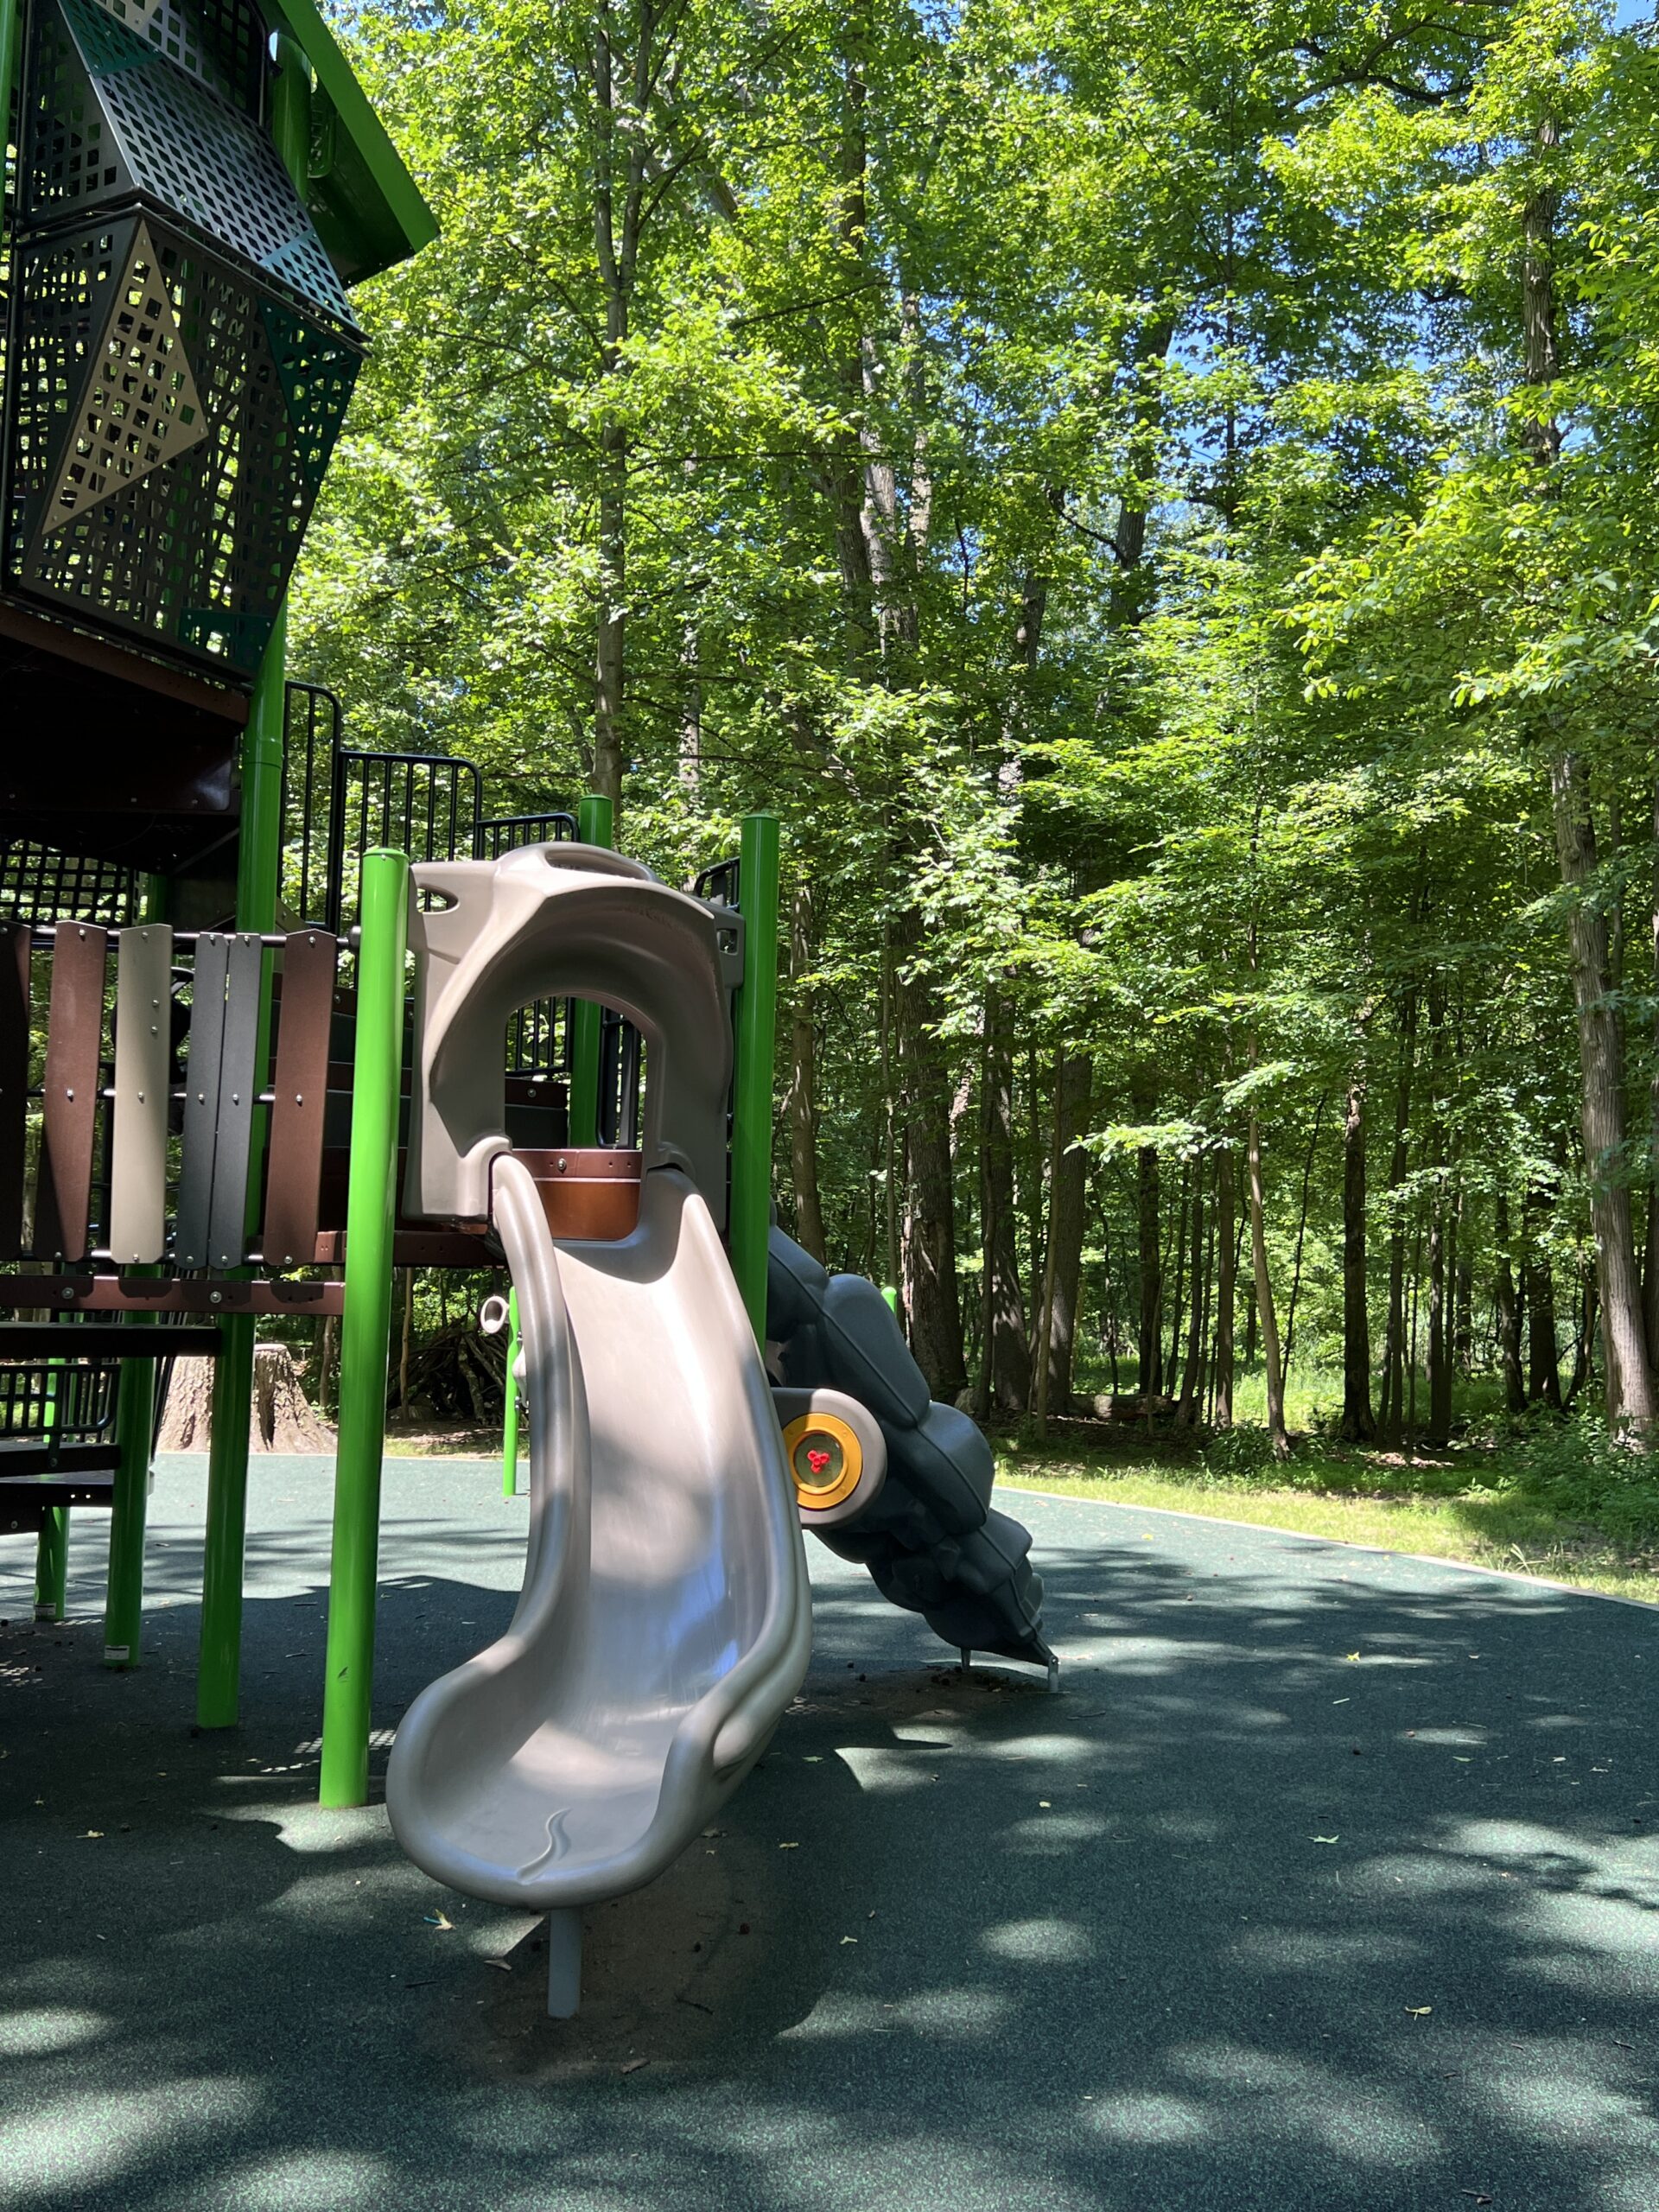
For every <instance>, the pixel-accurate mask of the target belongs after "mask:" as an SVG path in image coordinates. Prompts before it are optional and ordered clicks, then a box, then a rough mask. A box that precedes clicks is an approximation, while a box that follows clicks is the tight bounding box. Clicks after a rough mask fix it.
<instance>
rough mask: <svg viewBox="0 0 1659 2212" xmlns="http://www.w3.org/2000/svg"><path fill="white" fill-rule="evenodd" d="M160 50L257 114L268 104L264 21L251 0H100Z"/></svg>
mask: <svg viewBox="0 0 1659 2212" xmlns="http://www.w3.org/2000/svg"><path fill="white" fill-rule="evenodd" d="M98 5H99V7H100V8H102V9H103V10H104V12H105V14H106V15H109V16H114V18H115V20H116V22H118V23H120V24H122V25H123V26H124V28H125V29H127V30H129V31H130V32H131V33H132V34H133V35H134V36H135V37H137V38H141V39H142V40H143V41H144V43H145V44H146V45H147V46H149V48H152V49H153V50H154V51H155V52H156V53H157V54H165V55H166V56H167V58H168V60H169V61H171V62H173V63H175V65H176V66H177V67H179V68H181V69H183V70H186V71H188V73H189V74H190V75H191V76H193V77H199V78H200V79H201V81H202V83H203V84H204V85H211V86H213V90H214V91H215V92H219V93H221V94H222V95H223V96H224V97H225V98H226V99H228V100H232V101H233V102H234V103H235V105H237V106H238V107H239V108H240V109H241V110H242V111H243V113H244V114H245V115H251V116H252V117H254V118H256V120H257V118H258V117H259V116H260V115H261V114H262V112H263V111H264V88H265V27H264V23H263V22H261V21H260V19H259V16H258V15H257V12H256V10H254V9H253V8H252V7H251V6H250V5H249V4H248V0H194V4H193V5H191V6H190V7H188V8H181V7H178V6H176V5H175V4H174V0H98Z"/></svg>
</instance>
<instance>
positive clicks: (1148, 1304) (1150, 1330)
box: [1135, 1144, 1164, 1404]
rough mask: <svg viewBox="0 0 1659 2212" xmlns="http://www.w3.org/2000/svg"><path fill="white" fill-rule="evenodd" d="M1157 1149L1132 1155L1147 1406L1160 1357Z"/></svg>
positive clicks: (1141, 1376)
mask: <svg viewBox="0 0 1659 2212" xmlns="http://www.w3.org/2000/svg"><path fill="white" fill-rule="evenodd" d="M1158 1227H1159V1224H1158V1147H1156V1145H1150V1144H1146V1145H1142V1146H1141V1148H1140V1150H1139V1151H1138V1152H1137V1153H1136V1154H1135V1229H1136V1237H1137V1249H1138V1255H1139V1259H1140V1263H1141V1325H1140V1338H1139V1350H1140V1370H1139V1386H1138V1387H1139V1389H1140V1392H1141V1396H1142V1397H1143V1398H1145V1399H1146V1400H1147V1402H1148V1404H1150V1402H1151V1401H1152V1400H1153V1399H1154V1397H1156V1395H1158V1384H1159V1381H1160V1376H1159V1366H1160V1361H1161V1358H1162V1356H1163V1312H1164V1284H1163V1250H1162V1246H1161V1243H1160V1237H1159V1233H1158Z"/></svg>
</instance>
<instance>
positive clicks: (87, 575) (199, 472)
mask: <svg viewBox="0 0 1659 2212" xmlns="http://www.w3.org/2000/svg"><path fill="white" fill-rule="evenodd" d="M12 328H13V334H14V344H15V347H16V353H15V356H14V358H15V361H16V374H15V375H14V376H13V377H11V378H10V379H9V384H10V393H9V410H8V417H7V423H6V432H7V444H8V448H9V451H10V469H9V471H8V477H7V505H6V512H5V571H6V581H7V582H8V584H9V585H10V587H11V588H14V589H16V590H18V591H21V592H22V593H23V594H26V595H27V596H29V597H31V598H35V599H37V600H41V601H45V602H47V603H48V604H51V605H54V606H56V607H59V608H60V609H63V610H66V611H70V612H73V613H77V614H79V615H80V616H82V617H83V618H85V619H87V620H92V621H94V622H96V623H98V624H99V625H100V626H105V627H109V628H113V629H116V630H118V631H121V632H126V633H128V634H131V635H135V636H137V637H138V638H142V639H147V640H148V641H149V643H150V644H151V645H156V646H161V647H162V648H163V649H168V650H170V651H171V652H173V653H174V654H175V655H176V656H178V657H180V658H184V659H187V660H190V661H194V662H196V663H198V664H207V665H208V666H215V665H216V666H217V667H218V668H219V669H220V670H221V671H224V672H226V673H230V672H232V671H236V672H239V673H243V674H251V673H252V671H254V669H255V668H257V664H258V660H259V656H260V653H261V652H262V651H263V650H264V642H265V639H267V638H268V637H269V635H270V627H271V624H272V622H273V620H274V619H275V617H276V614H277V608H278V607H280V605H281V603H282V596H283V591H284V589H285V588H286V586H287V582H288V578H289V572H290V570H291V569H292V568H293V565H294V562H295V559H296V556H297V555H298V552H299V548H300V543H301V540H302V537H303V535H304V531H305V526H306V524H307V522H308V519H309V517H310V512H311V507H312V504H313V501H314V500H315V496H316V491H317V486H318V485H319V483H320V482H321V476H322V472H323V468H324V467H325V466H326V463H327V456H328V453H329V451H330V449H331V448H332V447H333V445H334V440H335V438H336V436H337V435H338V434H339V429H340V421H341V418H342V417H343V415H344V412H345V407H346V401H347V399H348V398H349V397H350V394H351V388H352V384H353V379H354V378H355V376H356V373H357V368H358V362H359V346H358V344H357V342H356V341H355V340H354V339H353V338H351V337H348V336H346V335H345V334H342V333H340V331H339V330H337V329H334V328H331V327H327V325H325V324H321V323H320V322H318V321H315V320H314V319H313V318H311V317H308V316H306V315H302V314H301V313H299V312H298V311H297V310H296V308H294V306H293V305H292V303H291V302H290V301H289V300H288V299H286V298H283V297H282V296H280V295H278V294H277V293H275V292H272V291H270V290H269V289H265V288H263V287H261V286H259V285H257V283H255V282H254V281H253V280H252V278H251V276H249V275H248V274H246V273H245V272H244V271H243V270H240V269H239V268H238V267H237V266H236V265H235V264H232V263H230V262H227V261H226V260H225V259H223V258H222V257H219V256H218V255H215V254H211V253H209V252H207V251H205V250H204V249H203V248H201V247H200V246H199V245H196V244H195V243H194V241H193V240H191V239H190V238H188V237H186V236H184V235H182V234H181V233H178V232H173V231H171V230H169V229H168V227H167V226H165V225H163V224H162V222H160V220H159V219H157V218H156V217H154V216H149V217H140V216H139V215H138V214H137V213H132V214H129V215H126V216H124V217H121V218H118V219H107V218H106V219H104V220H103V221H101V222H97V223H90V224H84V225H82V226H73V227H70V228H67V229H65V230H61V231H59V232H54V233H53V234H51V235H49V236H45V237H41V238H37V239H35V240H34V241H32V242H29V243H25V244H21V245H19V247H18V248H17V250H16V295H15V301H14V307H13V321H12ZM148 395H153V397H150V396H148ZM118 406H119V407H120V408H124V410H126V411H125V412H117V411H115V410H117V408H118ZM187 408H189V409H191V410H194V415H193V418H192V419H191V420H190V421H188V422H187V421H186V420H185V410H186V409H187ZM135 410H137V412H135ZM140 413H142V414H143V415H145V416H146V417H147V419H146V421H144V422H143V423H140V422H139V421H138V420H137V414H140ZM162 417H165V420H164V422H163V421H162V420H161V419H160V418H162ZM162 428H164V429H165V431H166V435H165V436H164V437H160V438H158V437H157V435H156V432H157V430H158V429H162ZM129 440H134V441H137V443H136V444H133V445H129V443H128V441H129ZM152 446H155V447H158V448H159V449H158V450H157V451H156V457H155V458H154V459H153V460H146V458H145V456H146V455H147V454H148V453H149V450H150V448H151V447H152ZM106 454H109V455H113V456H114V457H115V461H116V462H117V464H118V465H117V466H115V467H105V464H104V459H103V457H104V456H105V455H106ZM141 463H142V465H140V464H141ZM120 464H130V466H122V465H120ZM76 467H80V468H81V469H82V470H83V471H84V472H85V473H84V474H83V475H82V476H80V477H79V478H77V477H76V476H75V475H74V474H73V472H74V470H75V469H76ZM100 473H101V474H102V476H103V482H102V484H101V485H98V484H95V483H94V482H93V478H94V477H95V476H96V475H98V474H100ZM83 493H84V495H85V496H83ZM66 494H67V497H66Z"/></svg>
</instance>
